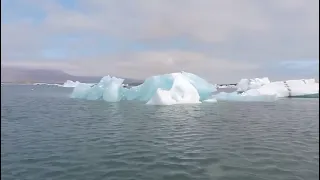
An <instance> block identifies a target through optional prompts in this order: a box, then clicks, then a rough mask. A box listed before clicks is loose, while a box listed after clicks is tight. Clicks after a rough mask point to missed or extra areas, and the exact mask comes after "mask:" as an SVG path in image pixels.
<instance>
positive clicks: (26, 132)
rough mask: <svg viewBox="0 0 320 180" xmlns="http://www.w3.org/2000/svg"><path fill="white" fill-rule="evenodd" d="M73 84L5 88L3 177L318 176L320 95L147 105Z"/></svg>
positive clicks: (288, 179) (290, 179)
mask: <svg viewBox="0 0 320 180" xmlns="http://www.w3.org/2000/svg"><path fill="white" fill-rule="evenodd" d="M71 91H72V90H71V89H70V88H60V87H54V86H14V85H4V86H2V87H1V179H3V180H10V179H30V180H38V179H57V180H58V179H59V180H72V179H75V180H82V179H83V180H91V179H96V180H100V179H108V180H109V179H110V180H118V179H119V180H120V179H121V180H125V179H132V180H133V179H136V180H153V179H155V180H157V179H166V180H170V179H174V180H179V179H183V180H188V179H193V180H195V179H200V180H202V179H203V180H209V179H217V180H220V179H221V180H222V179H223V180H231V179H236V180H242V179H243V180H253V179H257V180H259V179H266V180H278V179H279V180H301V179H305V180H316V179H319V99H312V98H310V99H299V98H297V99H284V100H279V101H276V102H251V103H249V102H219V103H207V104H205V103H203V104H197V105H174V106H147V105H145V104H143V103H141V102H135V101H124V102H120V103H107V102H104V101H85V100H77V99H70V98H69V97H68V96H69V94H70V93H71Z"/></svg>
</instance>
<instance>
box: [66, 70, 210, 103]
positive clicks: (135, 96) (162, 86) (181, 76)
mask: <svg viewBox="0 0 320 180" xmlns="http://www.w3.org/2000/svg"><path fill="white" fill-rule="evenodd" d="M123 81H124V79H121V78H116V77H111V76H105V77H103V78H102V79H101V81H100V82H99V83H98V84H96V85H88V84H83V83H79V84H78V85H77V86H76V87H75V88H74V90H73V92H72V94H71V97H72V98H81V99H87V100H98V99H101V100H105V101H108V102H117V101H121V100H139V101H144V102H146V103H147V104H150V105H173V104H187V103H200V102H201V101H203V100H206V99H208V98H211V95H212V93H213V92H215V91H216V86H215V85H213V84H210V83H208V82H207V81H206V80H204V79H202V78H200V77H198V76H196V75H194V74H192V73H187V72H181V73H171V74H164V75H158V76H152V77H149V78H147V79H146V80H145V81H144V83H143V84H141V85H138V86H134V87H131V88H126V87H124V86H123Z"/></svg>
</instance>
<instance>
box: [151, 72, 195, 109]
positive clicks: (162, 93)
mask: <svg viewBox="0 0 320 180" xmlns="http://www.w3.org/2000/svg"><path fill="white" fill-rule="evenodd" d="M174 76H175V78H174V81H173V85H172V87H171V89H170V90H163V89H160V88H159V89H157V91H156V93H155V94H154V95H153V96H152V98H151V99H150V100H149V101H148V102H147V104H150V105H173V104H190V103H191V104H194V103H200V96H199V94H198V91H197V89H196V88H195V87H194V86H193V85H192V84H191V83H190V82H189V81H188V79H186V77H185V76H183V75H181V74H175V75H174Z"/></svg>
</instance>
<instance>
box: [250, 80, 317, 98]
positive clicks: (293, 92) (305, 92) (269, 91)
mask: <svg viewBox="0 0 320 180" xmlns="http://www.w3.org/2000/svg"><path fill="white" fill-rule="evenodd" d="M246 93H247V94H248V95H252V94H260V95H275V96H277V97H279V98H282V97H303V96H309V95H316V94H319V83H317V82H316V81H315V79H301V80H287V81H275V82H271V83H269V84H266V85H264V86H261V87H260V88H258V89H249V90H248V91H246Z"/></svg>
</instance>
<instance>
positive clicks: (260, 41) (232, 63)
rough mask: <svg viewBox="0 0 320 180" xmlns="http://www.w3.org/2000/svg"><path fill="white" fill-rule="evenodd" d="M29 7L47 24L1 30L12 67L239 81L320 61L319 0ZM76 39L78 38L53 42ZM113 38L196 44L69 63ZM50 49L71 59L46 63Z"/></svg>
mask: <svg viewBox="0 0 320 180" xmlns="http://www.w3.org/2000/svg"><path fill="white" fill-rule="evenodd" d="M8 1H10V0H8ZM23 2H24V5H25V4H28V3H29V5H30V6H32V7H33V8H34V9H35V8H38V9H39V10H41V11H43V12H45V17H44V18H43V19H42V20H41V21H40V22H39V19H37V17H33V16H27V18H24V17H20V19H19V20H15V21H11V22H7V23H5V24H4V23H2V24H1V50H2V53H1V59H2V61H3V62H5V63H7V64H10V63H11V64H14V63H16V64H25V65H28V66H45V67H49V66H50V67H56V68H62V69H64V70H66V71H68V72H71V73H75V74H86V75H89V74H90V75H102V74H115V75H121V76H132V77H136V78H144V77H146V76H149V75H152V74H158V73H165V72H172V71H179V70H186V71H191V72H195V73H198V74H203V75H205V76H210V77H211V79H214V80H217V79H219V78H220V79H228V78H229V79H231V80H235V79H239V77H248V76H252V75H254V73H257V69H258V68H259V67H261V66H263V65H264V64H266V63H267V62H269V61H270V63H276V62H278V61H282V60H283V61H286V60H292V59H293V60H295V59H298V60H300V59H301V60H303V59H310V58H311V59H318V58H319V55H318V54H319V50H318V48H319V1H318V0H308V1H306V0H268V1H264V0H201V1H193V0H152V1H145V0H135V1H130V0H79V1H76V2H77V7H74V8H66V7H64V6H63V5H62V4H59V3H58V2H57V1H55V0H46V1H43V0H27V1H23ZM16 5H17V6H19V4H16ZM8 8H9V7H8ZM19 8H21V7H19ZM2 9H3V7H2ZM14 11H15V9H14V8H13V9H12V12H11V13H10V15H12V14H14V13H13V12H14ZM15 12H16V13H17V14H18V13H19V11H15ZM70 34H71V35H78V36H79V37H80V38H79V39H78V40H76V41H62V40H56V41H57V42H55V43H53V42H52V41H53V40H52V39H55V37H58V36H60V35H64V36H68V35H70ZM110 36H111V37H113V38H115V37H117V38H120V39H125V40H126V41H125V42H133V43H134V42H141V41H144V42H146V41H147V42H154V40H159V39H160V40H163V39H170V38H174V37H180V36H183V37H184V38H187V39H189V40H191V42H193V44H190V48H189V49H182V48H181V47H179V46H176V47H171V48H162V49H152V50H146V51H144V52H132V51H133V50H128V51H124V52H120V53H116V54H108V53H102V54H101V53H100V54H91V55H87V56H82V57H80V58H79V56H77V58H76V59H75V58H74V57H73V56H71V55H70V54H71V53H72V54H73V55H74V54H80V53H82V52H83V51H86V49H85V48H88V47H90V48H91V49H94V48H101V47H103V45H99V44H97V41H99V40H100V39H101V38H104V37H110ZM97 46H99V47H97ZM51 47H55V48H57V47H58V48H63V49H64V50H65V51H66V52H68V53H69V56H68V54H67V57H66V58H63V59H60V60H59V61H58V60H54V59H53V60H52V59H51V60H50V63H48V61H49V60H48V58H47V57H44V55H43V53H42V52H43V51H44V50H46V49H47V48H51ZM196 49H197V50H196ZM14 61H16V62H14ZM230 72H231V73H230ZM227 76H228V77H227Z"/></svg>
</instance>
